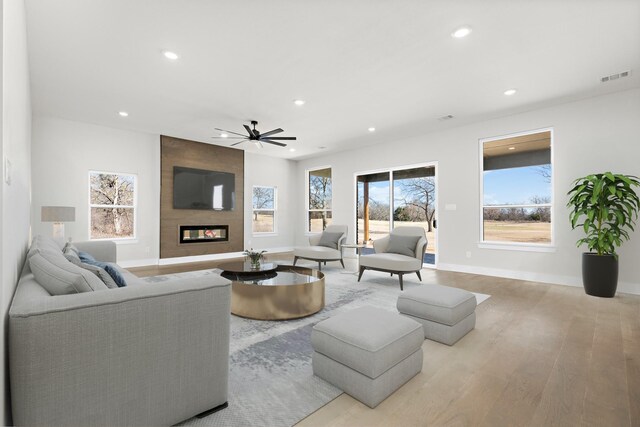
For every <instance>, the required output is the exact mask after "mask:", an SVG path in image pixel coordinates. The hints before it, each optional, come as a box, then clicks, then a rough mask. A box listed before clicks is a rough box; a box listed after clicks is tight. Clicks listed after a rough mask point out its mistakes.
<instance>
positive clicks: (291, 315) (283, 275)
mask: <svg viewBox="0 0 640 427" xmlns="http://www.w3.org/2000/svg"><path fill="white" fill-rule="evenodd" d="M232 274H233V273H231V274H225V272H223V273H222V276H223V277H227V278H228V279H230V280H232V283H231V313H233V314H235V315H236V316H241V317H247V318H249V319H257V320H287V319H297V318H300V317H305V316H310V315H312V314H314V313H317V312H318V311H320V310H322V309H323V308H324V274H323V273H322V272H320V271H318V270H314V269H311V268H305V267H297V266H292V265H279V266H278V267H277V268H276V269H275V274H273V273H267V274H260V273H259V272H258V273H257V274H255V275H253V276H252V275H249V274H245V275H242V276H239V275H232Z"/></svg>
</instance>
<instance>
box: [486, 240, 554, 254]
mask: <svg viewBox="0 0 640 427" xmlns="http://www.w3.org/2000/svg"><path fill="white" fill-rule="evenodd" d="M478 248H480V249H495V250H503V251H521V252H555V251H556V247H555V246H553V245H532V244H527V243H506V242H479V243H478Z"/></svg>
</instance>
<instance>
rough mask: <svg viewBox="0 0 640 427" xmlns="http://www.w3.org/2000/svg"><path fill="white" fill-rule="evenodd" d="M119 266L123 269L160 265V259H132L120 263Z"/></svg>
mask: <svg viewBox="0 0 640 427" xmlns="http://www.w3.org/2000/svg"><path fill="white" fill-rule="evenodd" d="M118 265H119V266H120V267H122V268H131V267H146V266H148V265H158V258H147V259H132V260H127V261H118Z"/></svg>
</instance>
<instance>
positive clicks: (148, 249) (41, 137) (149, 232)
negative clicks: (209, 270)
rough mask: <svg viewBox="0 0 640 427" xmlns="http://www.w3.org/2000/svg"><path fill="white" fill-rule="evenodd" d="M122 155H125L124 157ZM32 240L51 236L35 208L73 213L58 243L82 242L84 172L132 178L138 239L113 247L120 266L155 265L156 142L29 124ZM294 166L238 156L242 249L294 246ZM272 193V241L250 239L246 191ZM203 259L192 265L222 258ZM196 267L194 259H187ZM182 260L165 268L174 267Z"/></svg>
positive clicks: (66, 125)
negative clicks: (270, 189) (275, 205)
mask: <svg viewBox="0 0 640 427" xmlns="http://www.w3.org/2000/svg"><path fill="white" fill-rule="evenodd" d="M123 153H124V154H123ZM32 161H33V171H34V173H33V204H32V206H33V207H32V210H31V220H32V224H33V233H34V234H47V235H50V234H51V224H50V223H43V222H41V221H40V209H41V207H42V206H74V207H75V208H76V221H75V222H73V223H66V225H65V235H66V236H67V237H71V238H73V240H75V241H82V240H87V239H88V238H89V208H88V188H89V183H88V172H89V170H98V171H107V172H125V173H134V174H136V175H137V176H138V213H137V215H138V221H137V239H135V241H133V242H121V243H119V244H118V262H119V263H120V264H121V265H123V266H140V265H151V264H155V263H157V262H158V257H159V247H160V245H159V238H160V237H159V230H160V225H159V224H160V136H159V135H157V134H147V133H141V132H131V131H126V130H120V129H114V128H109V127H104V126H97V125H92V124H87V123H80V122H74V121H69V120H62V119H58V118H50V117H36V118H34V122H33V153H32ZM295 171H296V166H295V162H292V161H289V160H283V159H275V158H272V157H267V156H261V155H258V154H252V153H246V155H245V212H244V214H245V239H244V240H245V242H244V243H245V248H249V247H254V248H256V249H257V248H261V249H277V248H290V247H291V246H292V245H293V241H294V227H292V226H291V224H292V223H294V222H295V221H294V218H295V215H296V213H295V211H294V210H292V209H290V208H289V206H290V205H293V203H292V202H291V200H292V199H293V198H294V197H296V195H295V192H294V184H293V182H294V178H295ZM253 185H272V186H275V187H278V199H279V211H278V233H277V235H273V236H265V237H253V236H252V233H251V222H250V219H251V189H252V187H253ZM223 256H224V255H222V256H216V255H210V256H204V257H194V258H197V259H198V260H202V259H216V258H220V257H223ZM194 260H195V259H194ZM176 261H181V260H173V259H172V260H171V262H176Z"/></svg>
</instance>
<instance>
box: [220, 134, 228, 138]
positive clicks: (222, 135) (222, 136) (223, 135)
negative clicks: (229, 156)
mask: <svg viewBox="0 0 640 427" xmlns="http://www.w3.org/2000/svg"><path fill="white" fill-rule="evenodd" d="M228 136H229V135H228V134H226V133H221V134H220V138H226V137H228Z"/></svg>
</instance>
